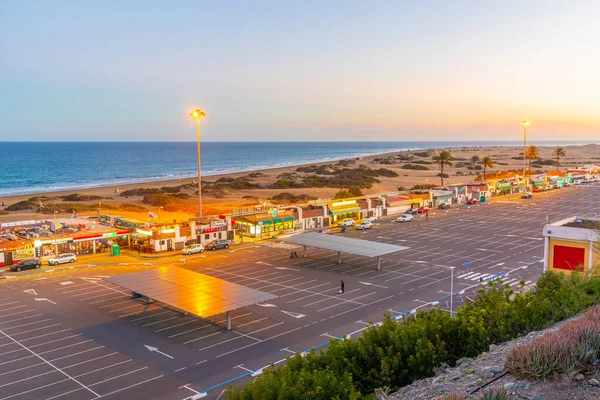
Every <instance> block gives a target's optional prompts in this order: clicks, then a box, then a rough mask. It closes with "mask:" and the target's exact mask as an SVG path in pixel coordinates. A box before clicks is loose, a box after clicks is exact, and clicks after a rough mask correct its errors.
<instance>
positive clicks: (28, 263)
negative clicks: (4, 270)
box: [10, 260, 42, 271]
mask: <svg viewBox="0 0 600 400" xmlns="http://www.w3.org/2000/svg"><path fill="white" fill-rule="evenodd" d="M41 266H42V262H41V261H40V260H23V261H21V262H20V263H18V264H17V265H12V266H11V267H10V270H11V271H21V270H24V269H36V268H40V267H41Z"/></svg>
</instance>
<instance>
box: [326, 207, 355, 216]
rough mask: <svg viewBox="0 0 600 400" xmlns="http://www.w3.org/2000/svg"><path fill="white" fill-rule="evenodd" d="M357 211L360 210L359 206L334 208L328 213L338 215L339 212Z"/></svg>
mask: <svg viewBox="0 0 600 400" xmlns="http://www.w3.org/2000/svg"><path fill="white" fill-rule="evenodd" d="M359 211H360V207H349V208H336V209H335V210H330V211H329V214H332V215H340V214H348V213H353V212H359Z"/></svg>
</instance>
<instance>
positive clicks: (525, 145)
mask: <svg viewBox="0 0 600 400" xmlns="http://www.w3.org/2000/svg"><path fill="white" fill-rule="evenodd" d="M521 125H522V126H523V182H525V151H526V150H527V127H528V126H529V125H531V121H528V120H524V121H521Z"/></svg>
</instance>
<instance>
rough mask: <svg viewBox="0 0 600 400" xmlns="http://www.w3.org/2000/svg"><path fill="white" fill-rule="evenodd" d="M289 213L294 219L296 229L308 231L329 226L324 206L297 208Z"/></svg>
mask: <svg viewBox="0 0 600 400" xmlns="http://www.w3.org/2000/svg"><path fill="white" fill-rule="evenodd" d="M290 211H291V213H292V214H293V215H294V218H295V219H296V228H297V229H302V230H310V229H319V228H322V227H325V226H329V215H328V214H327V205H325V204H318V205H308V206H297V207H294V208H292V209H291V210H290Z"/></svg>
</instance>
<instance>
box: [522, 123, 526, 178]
mask: <svg viewBox="0 0 600 400" xmlns="http://www.w3.org/2000/svg"><path fill="white" fill-rule="evenodd" d="M526 150H527V125H523V184H525V151H526Z"/></svg>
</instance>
